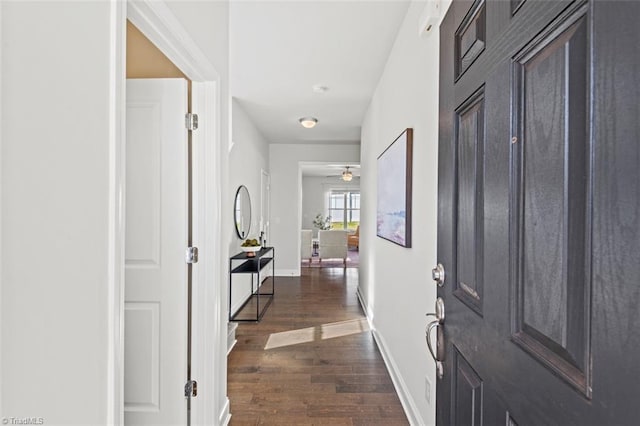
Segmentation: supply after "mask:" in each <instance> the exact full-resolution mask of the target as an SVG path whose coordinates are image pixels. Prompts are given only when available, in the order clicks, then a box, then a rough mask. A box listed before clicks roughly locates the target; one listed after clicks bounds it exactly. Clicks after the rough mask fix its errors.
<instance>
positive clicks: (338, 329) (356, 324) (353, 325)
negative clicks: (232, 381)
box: [264, 318, 370, 350]
mask: <svg viewBox="0 0 640 426" xmlns="http://www.w3.org/2000/svg"><path fill="white" fill-rule="evenodd" d="M369 330H370V329H369V323H368V322H367V319H366V318H359V319H355V320H348V321H340V322H332V323H328V324H322V325H319V326H316V327H308V328H301V329H298V330H291V331H283V332H280V333H271V335H270V336H269V340H267V344H266V345H265V347H264V349H265V350H269V349H275V348H281V347H283V346H291V345H299V344H301V343H309V342H314V341H320V340H326V339H333V338H336V337H342V336H349V335H351V334H358V333H364V332H365V331H369Z"/></svg>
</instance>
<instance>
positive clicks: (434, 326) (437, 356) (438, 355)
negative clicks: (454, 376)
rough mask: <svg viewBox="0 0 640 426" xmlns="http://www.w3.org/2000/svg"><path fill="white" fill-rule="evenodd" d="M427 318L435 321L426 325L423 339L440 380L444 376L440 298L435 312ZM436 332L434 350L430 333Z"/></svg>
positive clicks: (442, 312) (442, 316)
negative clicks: (432, 318) (433, 318)
mask: <svg viewBox="0 0 640 426" xmlns="http://www.w3.org/2000/svg"><path fill="white" fill-rule="evenodd" d="M427 316H433V317H435V318H436V319H435V320H434V321H431V322H430V323H429V324H427V328H426V330H425V335H426V336H425V337H426V339H427V347H428V348H429V353H431V356H432V357H433V360H434V361H435V362H436V374H437V377H438V379H442V377H443V375H444V367H443V364H442V363H443V362H444V342H443V341H442V340H443V339H444V335H443V333H444V327H443V326H444V300H442V298H441V297H438V299H436V312H435V313H432V314H427ZM440 327H442V329H441V328H440ZM433 330H436V347H435V350H434V348H433V345H432V343H431V332H432V331H433Z"/></svg>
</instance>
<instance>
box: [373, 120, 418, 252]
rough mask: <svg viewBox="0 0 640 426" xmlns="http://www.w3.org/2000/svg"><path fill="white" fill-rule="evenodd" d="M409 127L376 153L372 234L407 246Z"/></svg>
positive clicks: (408, 240)
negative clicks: (376, 170) (376, 196)
mask: <svg viewBox="0 0 640 426" xmlns="http://www.w3.org/2000/svg"><path fill="white" fill-rule="evenodd" d="M412 172H413V129H412V128H407V129H405V130H404V131H403V132H402V133H401V134H400V136H398V137H397V138H396V139H395V140H394V141H393V142H391V145H389V146H388V147H387V148H386V149H385V150H384V151H383V152H382V154H380V156H378V186H377V188H378V191H377V193H378V198H377V209H376V213H377V217H376V235H377V236H378V237H380V238H383V239H385V240H388V241H391V242H392V243H395V244H398V245H399V246H402V247H406V248H410V247H411V207H412Z"/></svg>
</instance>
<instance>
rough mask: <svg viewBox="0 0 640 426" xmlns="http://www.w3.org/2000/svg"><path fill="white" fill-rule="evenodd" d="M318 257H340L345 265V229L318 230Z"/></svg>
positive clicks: (321, 258)
mask: <svg viewBox="0 0 640 426" xmlns="http://www.w3.org/2000/svg"><path fill="white" fill-rule="evenodd" d="M318 257H319V258H320V264H322V260H323V259H342V260H343V262H344V266H345V267H346V266H347V231H341V230H335V231H318Z"/></svg>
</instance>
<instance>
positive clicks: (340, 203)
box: [329, 191, 360, 230]
mask: <svg viewBox="0 0 640 426" xmlns="http://www.w3.org/2000/svg"><path fill="white" fill-rule="evenodd" d="M329 216H331V229H350V230H355V229H356V227H357V226H358V225H360V193H359V192H349V191H331V193H330V194H329Z"/></svg>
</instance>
